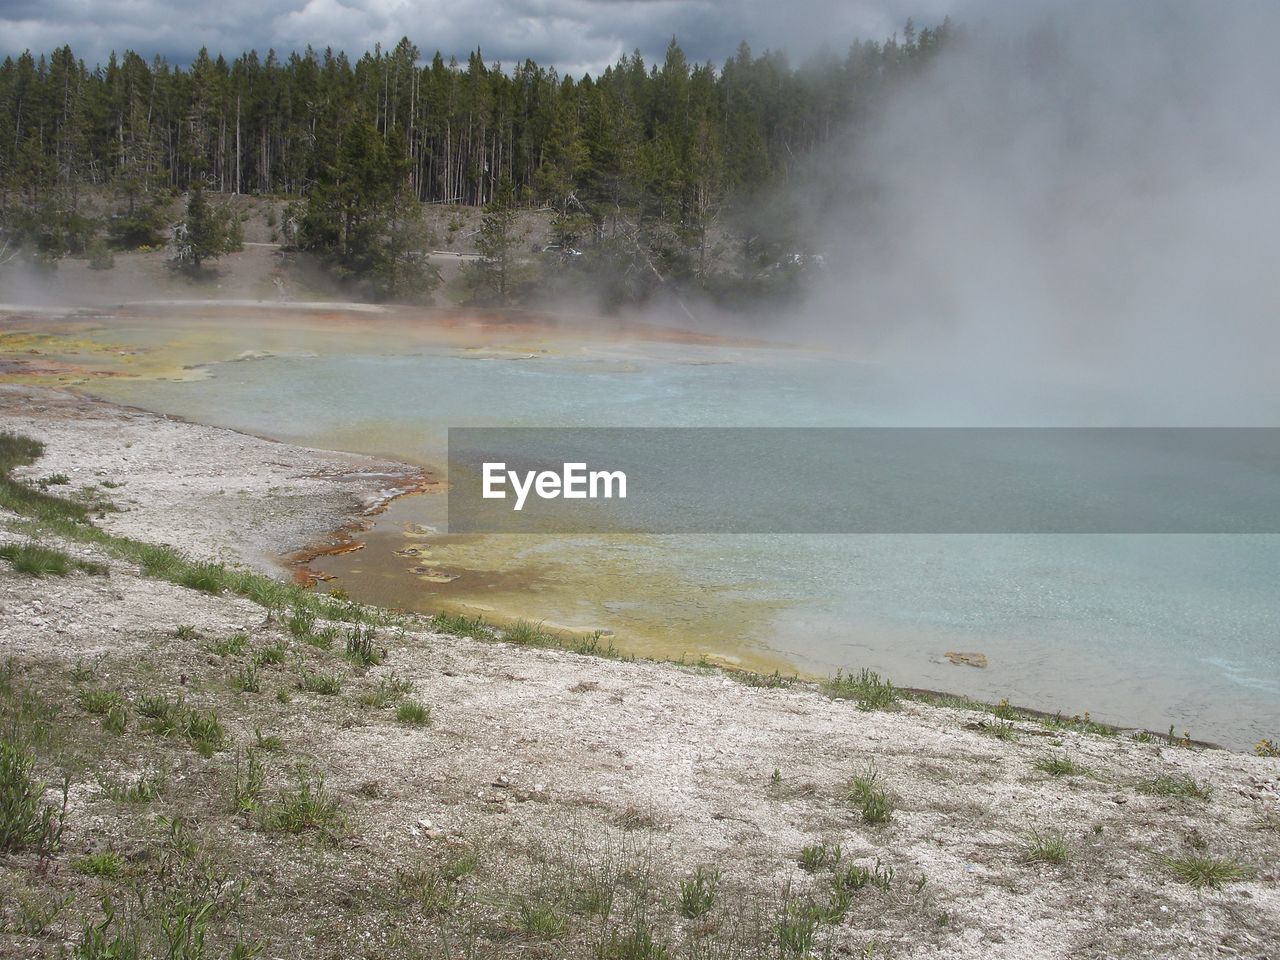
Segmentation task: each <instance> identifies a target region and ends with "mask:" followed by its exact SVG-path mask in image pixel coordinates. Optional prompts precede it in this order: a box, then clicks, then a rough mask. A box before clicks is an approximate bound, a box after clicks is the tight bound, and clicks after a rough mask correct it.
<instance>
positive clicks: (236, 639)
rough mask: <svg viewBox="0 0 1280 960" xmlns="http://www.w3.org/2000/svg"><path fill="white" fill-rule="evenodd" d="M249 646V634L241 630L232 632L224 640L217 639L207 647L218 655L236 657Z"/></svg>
mask: <svg viewBox="0 0 1280 960" xmlns="http://www.w3.org/2000/svg"><path fill="white" fill-rule="evenodd" d="M248 646H249V635H248V634H247V633H245V632H244V631H243V630H240V631H237V632H236V633H233V634H232V635H231V636H229V637H227V639H225V640H219V641H218V642H217V643H215V644H213V645H212V646H211V647H210V648H209V649H210V650H212V651H213V652H214V653H216V654H217V655H218V656H220V657H238V656H239V655H240V654H242V653H244V651H245V649H246V648H247V647H248Z"/></svg>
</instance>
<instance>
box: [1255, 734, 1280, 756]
mask: <svg viewBox="0 0 1280 960" xmlns="http://www.w3.org/2000/svg"><path fill="white" fill-rule="evenodd" d="M1253 752H1254V753H1255V754H1257V755H1258V756H1260V757H1280V741H1276V740H1272V739H1270V738H1268V737H1264V738H1263V739H1261V740H1259V741H1258V742H1257V743H1256V744H1254V747H1253Z"/></svg>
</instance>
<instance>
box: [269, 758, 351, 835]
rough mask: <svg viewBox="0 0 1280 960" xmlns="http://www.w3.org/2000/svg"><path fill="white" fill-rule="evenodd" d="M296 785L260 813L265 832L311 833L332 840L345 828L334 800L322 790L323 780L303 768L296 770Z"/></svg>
mask: <svg viewBox="0 0 1280 960" xmlns="http://www.w3.org/2000/svg"><path fill="white" fill-rule="evenodd" d="M297 779H298V785H297V787H296V788H295V789H293V790H291V791H289V792H287V793H283V794H281V795H280V796H279V798H277V799H276V800H275V801H274V802H272V803H270V804H267V805H266V806H265V807H264V808H263V809H262V812H261V823H262V827H263V829H265V830H269V831H273V832H279V833H290V834H299V833H306V832H309V831H315V832H317V833H319V834H321V835H322V836H324V837H326V838H328V839H335V838H336V837H337V835H338V834H340V833H341V832H342V831H343V829H344V828H345V818H344V817H343V815H342V809H341V807H340V806H339V805H338V801H337V799H336V798H335V797H334V796H333V795H332V794H331V793H329V792H328V791H327V790H325V788H324V778H323V777H322V776H321V775H320V774H319V773H316V772H314V771H311V770H309V769H308V768H306V767H305V766H303V767H299V768H298V773H297Z"/></svg>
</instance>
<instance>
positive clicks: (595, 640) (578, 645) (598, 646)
mask: <svg viewBox="0 0 1280 960" xmlns="http://www.w3.org/2000/svg"><path fill="white" fill-rule="evenodd" d="M603 641H604V634H602V633H600V632H599V631H597V632H595V633H593V634H591V636H589V637H579V638H577V639H575V640H570V641H569V643H568V647H569V649H570V650H572V651H573V652H574V653H580V654H582V655H583V656H585V657H604V658H605V659H607V660H627V659H629V658H628V656H627V655H626V654H625V653H623V652H622V651H621V650H619V649H618V648H617V647H616V646H614V643H613V638H612V637H610V638H609V640H608V642H607V643H606V642H603Z"/></svg>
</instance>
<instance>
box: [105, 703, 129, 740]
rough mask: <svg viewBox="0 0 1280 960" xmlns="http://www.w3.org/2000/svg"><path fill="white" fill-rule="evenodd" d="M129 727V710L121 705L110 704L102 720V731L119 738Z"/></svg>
mask: <svg viewBox="0 0 1280 960" xmlns="http://www.w3.org/2000/svg"><path fill="white" fill-rule="evenodd" d="M128 726H129V710H128V708H127V707H125V705H124V704H123V703H115V704H112V705H111V706H110V707H109V708H108V709H107V713H106V715H105V716H104V717H103V718H102V729H104V730H106V731H107V732H108V733H114V734H115V735H116V736H120V735H121V734H123V733H124V731H125V729H126V728H127V727H128Z"/></svg>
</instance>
